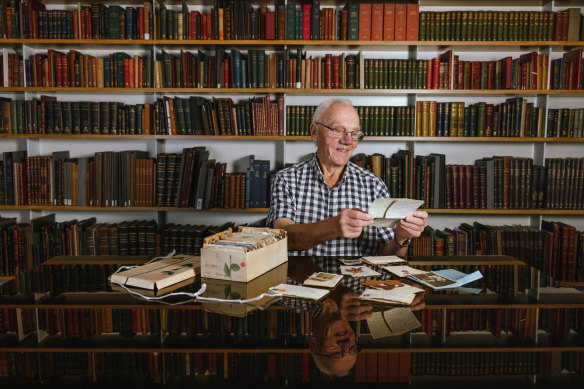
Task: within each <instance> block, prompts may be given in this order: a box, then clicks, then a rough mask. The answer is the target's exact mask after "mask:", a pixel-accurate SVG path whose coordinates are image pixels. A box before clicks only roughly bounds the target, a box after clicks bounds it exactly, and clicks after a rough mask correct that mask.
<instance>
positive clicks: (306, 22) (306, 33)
mask: <svg viewBox="0 0 584 389" xmlns="http://www.w3.org/2000/svg"><path fill="white" fill-rule="evenodd" d="M311 9H312V4H302V40H304V41H309V40H310V12H311Z"/></svg>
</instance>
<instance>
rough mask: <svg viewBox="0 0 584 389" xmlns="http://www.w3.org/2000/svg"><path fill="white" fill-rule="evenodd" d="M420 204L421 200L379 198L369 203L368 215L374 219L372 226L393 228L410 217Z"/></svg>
mask: <svg viewBox="0 0 584 389" xmlns="http://www.w3.org/2000/svg"><path fill="white" fill-rule="evenodd" d="M422 204H424V202H423V201H422V200H412V199H401V198H400V199H388V198H380V199H375V200H374V201H373V203H371V206H370V207H369V213H370V214H371V215H373V217H374V218H375V221H374V222H373V225H374V226H376V227H390V228H395V227H397V224H398V222H399V221H400V220H401V219H403V218H405V217H407V216H410V215H411V214H412V213H414V211H415V210H416V209H418V208H419V207H420V206H421V205H422Z"/></svg>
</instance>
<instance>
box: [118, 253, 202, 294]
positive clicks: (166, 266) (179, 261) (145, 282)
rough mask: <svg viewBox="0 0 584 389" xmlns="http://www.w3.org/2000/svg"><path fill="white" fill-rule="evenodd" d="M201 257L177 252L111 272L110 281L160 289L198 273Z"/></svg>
mask: <svg viewBox="0 0 584 389" xmlns="http://www.w3.org/2000/svg"><path fill="white" fill-rule="evenodd" d="M200 269H201V257H200V256H194V255H183V254H178V255H175V256H173V257H170V258H163V259H160V260H158V261H155V262H150V263H147V264H144V265H142V266H138V267H135V268H132V269H128V270H125V271H121V272H119V273H115V274H112V276H111V278H110V281H111V282H114V283H115V282H117V283H118V284H122V285H126V286H134V287H136V288H142V289H149V290H155V291H158V290H161V289H164V288H168V287H169V286H172V285H174V284H177V283H179V282H181V281H184V280H187V279H189V278H194V277H195V276H196V275H197V274H199V273H200Z"/></svg>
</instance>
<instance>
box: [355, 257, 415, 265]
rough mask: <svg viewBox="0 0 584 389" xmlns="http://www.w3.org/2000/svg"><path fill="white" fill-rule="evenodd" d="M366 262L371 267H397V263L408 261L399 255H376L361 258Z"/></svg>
mask: <svg viewBox="0 0 584 389" xmlns="http://www.w3.org/2000/svg"><path fill="white" fill-rule="evenodd" d="M361 259H362V260H363V261H364V262H366V263H368V264H370V265H376V266H381V265H392V264H393V265H395V264H396V263H406V262H407V261H406V260H405V259H403V258H400V257H398V256H397V255H376V256H371V257H363V258H361Z"/></svg>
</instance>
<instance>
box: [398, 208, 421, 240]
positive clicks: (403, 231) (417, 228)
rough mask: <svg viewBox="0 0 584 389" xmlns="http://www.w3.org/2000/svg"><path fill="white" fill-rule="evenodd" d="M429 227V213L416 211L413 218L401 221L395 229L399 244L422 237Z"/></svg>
mask: <svg viewBox="0 0 584 389" xmlns="http://www.w3.org/2000/svg"><path fill="white" fill-rule="evenodd" d="M427 225H428V212H426V211H415V212H414V213H413V214H412V215H411V216H408V217H405V218H403V219H402V220H400V222H399V224H398V226H397V228H396V229H395V237H396V239H397V241H398V242H400V243H401V242H402V241H406V240H409V239H413V238H417V237H419V236H420V235H422V232H423V231H424V228H425V227H426V226H427Z"/></svg>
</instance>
